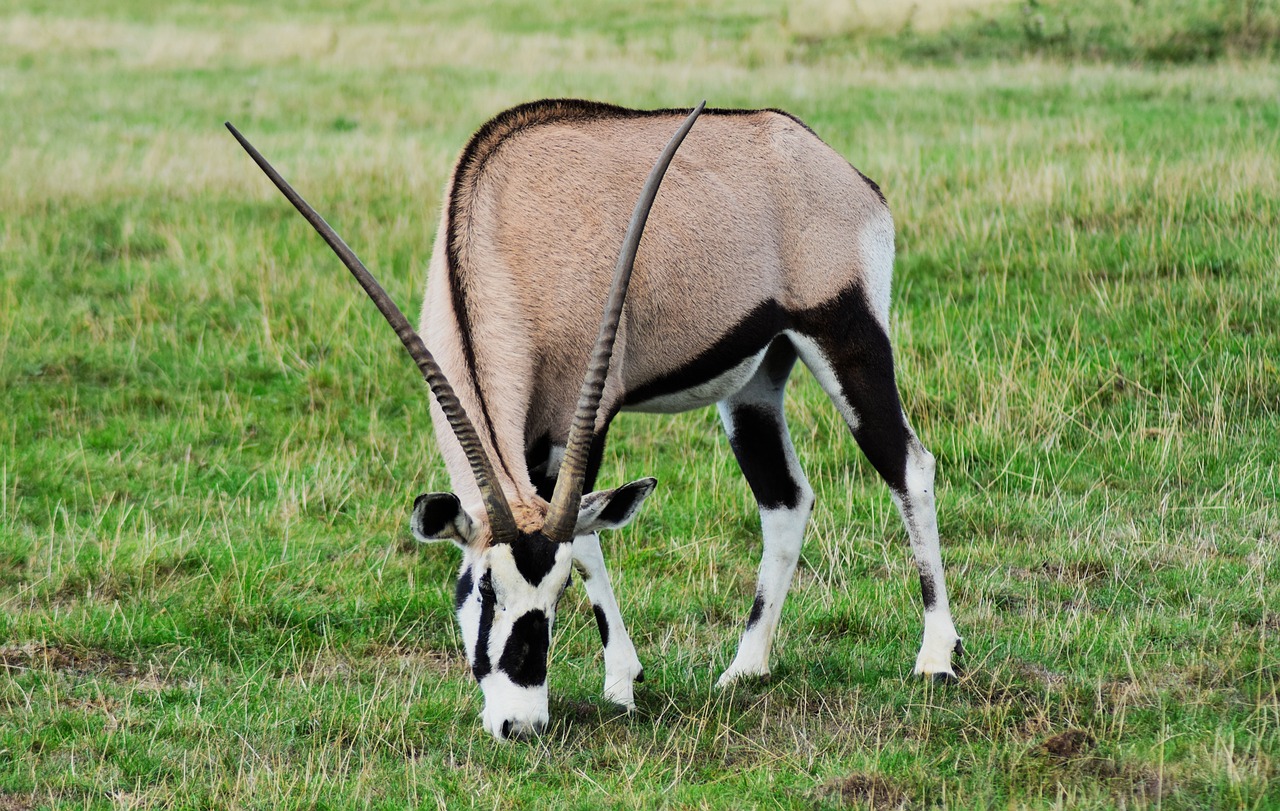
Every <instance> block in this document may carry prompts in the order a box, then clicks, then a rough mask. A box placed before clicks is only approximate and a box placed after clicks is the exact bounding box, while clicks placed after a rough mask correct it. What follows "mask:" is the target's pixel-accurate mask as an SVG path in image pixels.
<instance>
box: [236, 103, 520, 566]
mask: <svg viewBox="0 0 1280 811" xmlns="http://www.w3.org/2000/svg"><path fill="white" fill-rule="evenodd" d="M226 124H227V129H228V130H230V131H231V134H232V135H234V136H235V139H236V140H237V141H239V142H240V146H242V147H244V151H245V152H248V153H249V157H251V158H253V161H254V163H256V164H258V168H260V169H262V171H263V172H265V173H266V175H267V177H269V178H271V182H272V183H274V184H276V188H278V189H279V190H280V191H281V192H282V193H283V194H284V196H285V197H287V198H288V200H289V202H290V203H293V207H294V208H296V209H298V213H299V214H301V215H302V216H303V217H304V218H305V219H306V221H307V222H309V223H311V227H312V228H314V229H316V233H318V234H319V235H320V236H321V237H323V238H324V241H325V242H327V243H328V244H329V247H330V248H332V249H333V252H334V253H336V254H337V255H338V258H339V259H341V260H342V263H343V264H344V265H346V266H347V270H350V271H351V275H352V276H355V277H356V281H358V282H360V286H361V287H363V288H364V292H366V293H368V294H369V298H371V299H373V303H374V304H376V305H377V306H378V310H379V311H381V312H382V315H383V317H384V318H386V319H387V323H389V324H391V328H392V329H394V330H395V331H396V335H397V336H399V338H400V343H402V344H404V348H405V349H406V350H408V352H409V356H410V357H411V358H413V362H414V363H416V364H418V368H419V369H420V370H421V371H422V376H423V377H424V378H426V381H427V385H428V386H429V387H430V388H431V393H432V394H434V395H435V397H436V402H437V403H439V404H440V410H441V411H442V412H444V416H445V418H446V419H447V420H449V425H450V426H451V427H452V428H453V433H454V435H455V436H457V438H458V443H459V444H460V445H461V446H462V451H463V453H465V454H466V456H467V461H469V462H470V463H471V472H472V473H473V474H474V475H475V477H476V486H477V487H479V489H480V496H481V498H482V499H483V500H484V505H485V511H486V512H487V513H488V514H489V527H490V531H491V532H492V533H493V539H494V540H495V541H507V540H511V539H512V538H514V537H515V535H516V522H515V519H514V518H513V517H512V515H511V507H510V505H508V504H507V499H506V496H504V495H503V493H502V490H501V488H499V487H498V484H497V481H498V477H497V476H496V475H495V474H494V471H493V465H492V464H490V462H489V457H488V455H486V454H485V451H484V446H483V445H482V444H481V443H480V436H479V434H477V433H476V429H475V426H474V425H472V424H471V420H470V419H468V418H467V413H466V412H465V411H463V409H462V403H460V402H458V397H457V395H455V394H454V392H453V387H452V386H450V385H449V381H448V380H447V379H446V378H445V376H444V372H443V371H441V370H440V365H439V364H437V363H436V359H435V358H433V357H432V356H431V353H430V352H429V351H427V347H426V345H425V344H423V343H422V339H421V338H420V337H418V333H416V332H414V330H413V327H412V326H410V325H409V320H408V319H407V318H405V317H404V313H402V312H400V309H399V308H398V307H396V305H395V302H393V301H392V300H391V297H390V296H388V295H387V291H386V290H383V289H382V285H380V284H378V280H377V279H375V278H373V274H372V273H370V272H369V271H368V269H367V268H365V266H364V263H363V262H361V261H360V258H359V257H357V256H356V255H355V252H354V251H352V250H351V248H349V247H348V246H347V243H346V242H344V241H343V240H342V237H340V236H338V234H337V232H335V231H334V230H333V229H332V228H331V227H329V223H327V222H325V221H324V218H323V217H321V216H320V215H319V214H317V213H316V210H315V209H314V208H312V207H311V206H310V205H309V204H308V203H307V201H306V200H303V199H302V195H300V194H298V193H297V192H296V191H294V190H293V187H292V186H290V185H289V182H288V181H287V180H285V179H284V178H283V177H281V176H280V173H279V172H277V171H276V170H275V167H273V166H272V165H271V164H270V163H268V162H267V159H266V158H264V157H262V153H260V152H258V150H257V149H254V147H253V144H251V143H249V141H248V140H247V139H246V138H245V137H244V136H243V135H241V134H240V131H239V130H237V129H236V128H235V127H233V126H232V125H231V122H230V121H228V122H226Z"/></svg>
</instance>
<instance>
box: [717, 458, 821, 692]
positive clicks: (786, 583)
mask: <svg viewBox="0 0 1280 811" xmlns="http://www.w3.org/2000/svg"><path fill="white" fill-rule="evenodd" d="M801 481H802V482H803V478H802V479H801ZM812 507H813V491H812V490H810V489H809V486H808V483H807V482H805V483H804V486H803V488H802V493H801V499H800V504H799V505H798V506H797V507H796V508H794V509H790V510H787V509H778V510H761V511H760V525H761V528H762V529H763V534H764V555H763V556H762V557H761V560H760V576H759V581H758V583H757V585H756V598H755V602H754V603H752V605H751V616H750V617H749V618H748V620H747V630H746V631H744V632H743V634H742V640H741V641H740V642H739V643H738V654H737V656H735V657H734V658H733V663H732V664H730V665H729V668H728V669H727V670H725V672H724V674H723V675H721V676H720V680H719V681H718V682H717V683H716V684H717V686H719V687H724V686H726V685H728V684H731V683H732V682H734V681H735V680H737V679H739V678H742V677H744V676H767V675H768V674H769V651H770V649H771V648H772V647H773V636H774V633H775V632H776V631H777V629H778V618H779V617H780V616H781V615H782V603H783V601H785V600H786V598H787V592H788V591H790V589H791V579H792V577H793V576H794V575H795V571H796V562H797V561H798V560H799V559H800V546H801V544H802V543H803V542H804V526H805V523H806V522H807V521H808V520H809V512H810V510H811V509H812Z"/></svg>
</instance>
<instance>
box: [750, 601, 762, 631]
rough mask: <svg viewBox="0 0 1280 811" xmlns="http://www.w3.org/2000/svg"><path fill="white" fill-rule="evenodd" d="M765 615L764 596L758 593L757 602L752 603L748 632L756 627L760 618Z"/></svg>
mask: <svg viewBox="0 0 1280 811" xmlns="http://www.w3.org/2000/svg"><path fill="white" fill-rule="evenodd" d="M763 614H764V595H763V594H759V593H757V594H756V599H755V601H754V602H752V603H751V615H750V616H748V617H747V630H748V631H749V630H751V629H752V628H754V627H755V624H756V623H757V622H759V621H760V617H761V616H762V615H763Z"/></svg>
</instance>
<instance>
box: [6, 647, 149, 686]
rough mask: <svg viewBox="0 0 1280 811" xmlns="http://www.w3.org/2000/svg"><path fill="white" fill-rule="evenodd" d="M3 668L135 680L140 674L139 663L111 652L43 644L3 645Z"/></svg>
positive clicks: (9, 670) (10, 670) (8, 670)
mask: <svg viewBox="0 0 1280 811" xmlns="http://www.w3.org/2000/svg"><path fill="white" fill-rule="evenodd" d="M0 669H3V670H4V671H6V672H12V671H20V670H54V671H61V672H66V673H73V674H75V675H77V676H96V675H106V676H110V677H111V678H113V679H132V678H136V677H137V676H138V674H139V671H138V666H137V665H136V664H134V663H133V662H130V661H129V660H128V659H125V658H123V657H121V656H117V655H116V654H114V653H110V652H108V651H103V650H94V649H91V648H87V649H79V648H73V647H70V646H65V645H46V644H44V643H42V642H28V643H27V644H25V645H4V646H0Z"/></svg>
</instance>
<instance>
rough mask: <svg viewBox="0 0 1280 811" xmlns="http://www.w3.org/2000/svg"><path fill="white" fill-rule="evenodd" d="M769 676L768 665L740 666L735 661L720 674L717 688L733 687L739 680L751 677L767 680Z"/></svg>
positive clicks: (746, 679)
mask: <svg viewBox="0 0 1280 811" xmlns="http://www.w3.org/2000/svg"><path fill="white" fill-rule="evenodd" d="M768 678H769V668H768V667H763V668H751V667H738V666H737V664H736V663H735V664H733V665H730V666H729V669H728V670H726V671H725V672H724V673H722V674H721V675H720V678H719V679H718V680H717V681H716V689H717V690H724V689H726V688H728V687H732V686H733V685H735V684H738V683H739V682H743V681H748V680H750V679H760V680H761V681H767V680H768Z"/></svg>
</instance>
